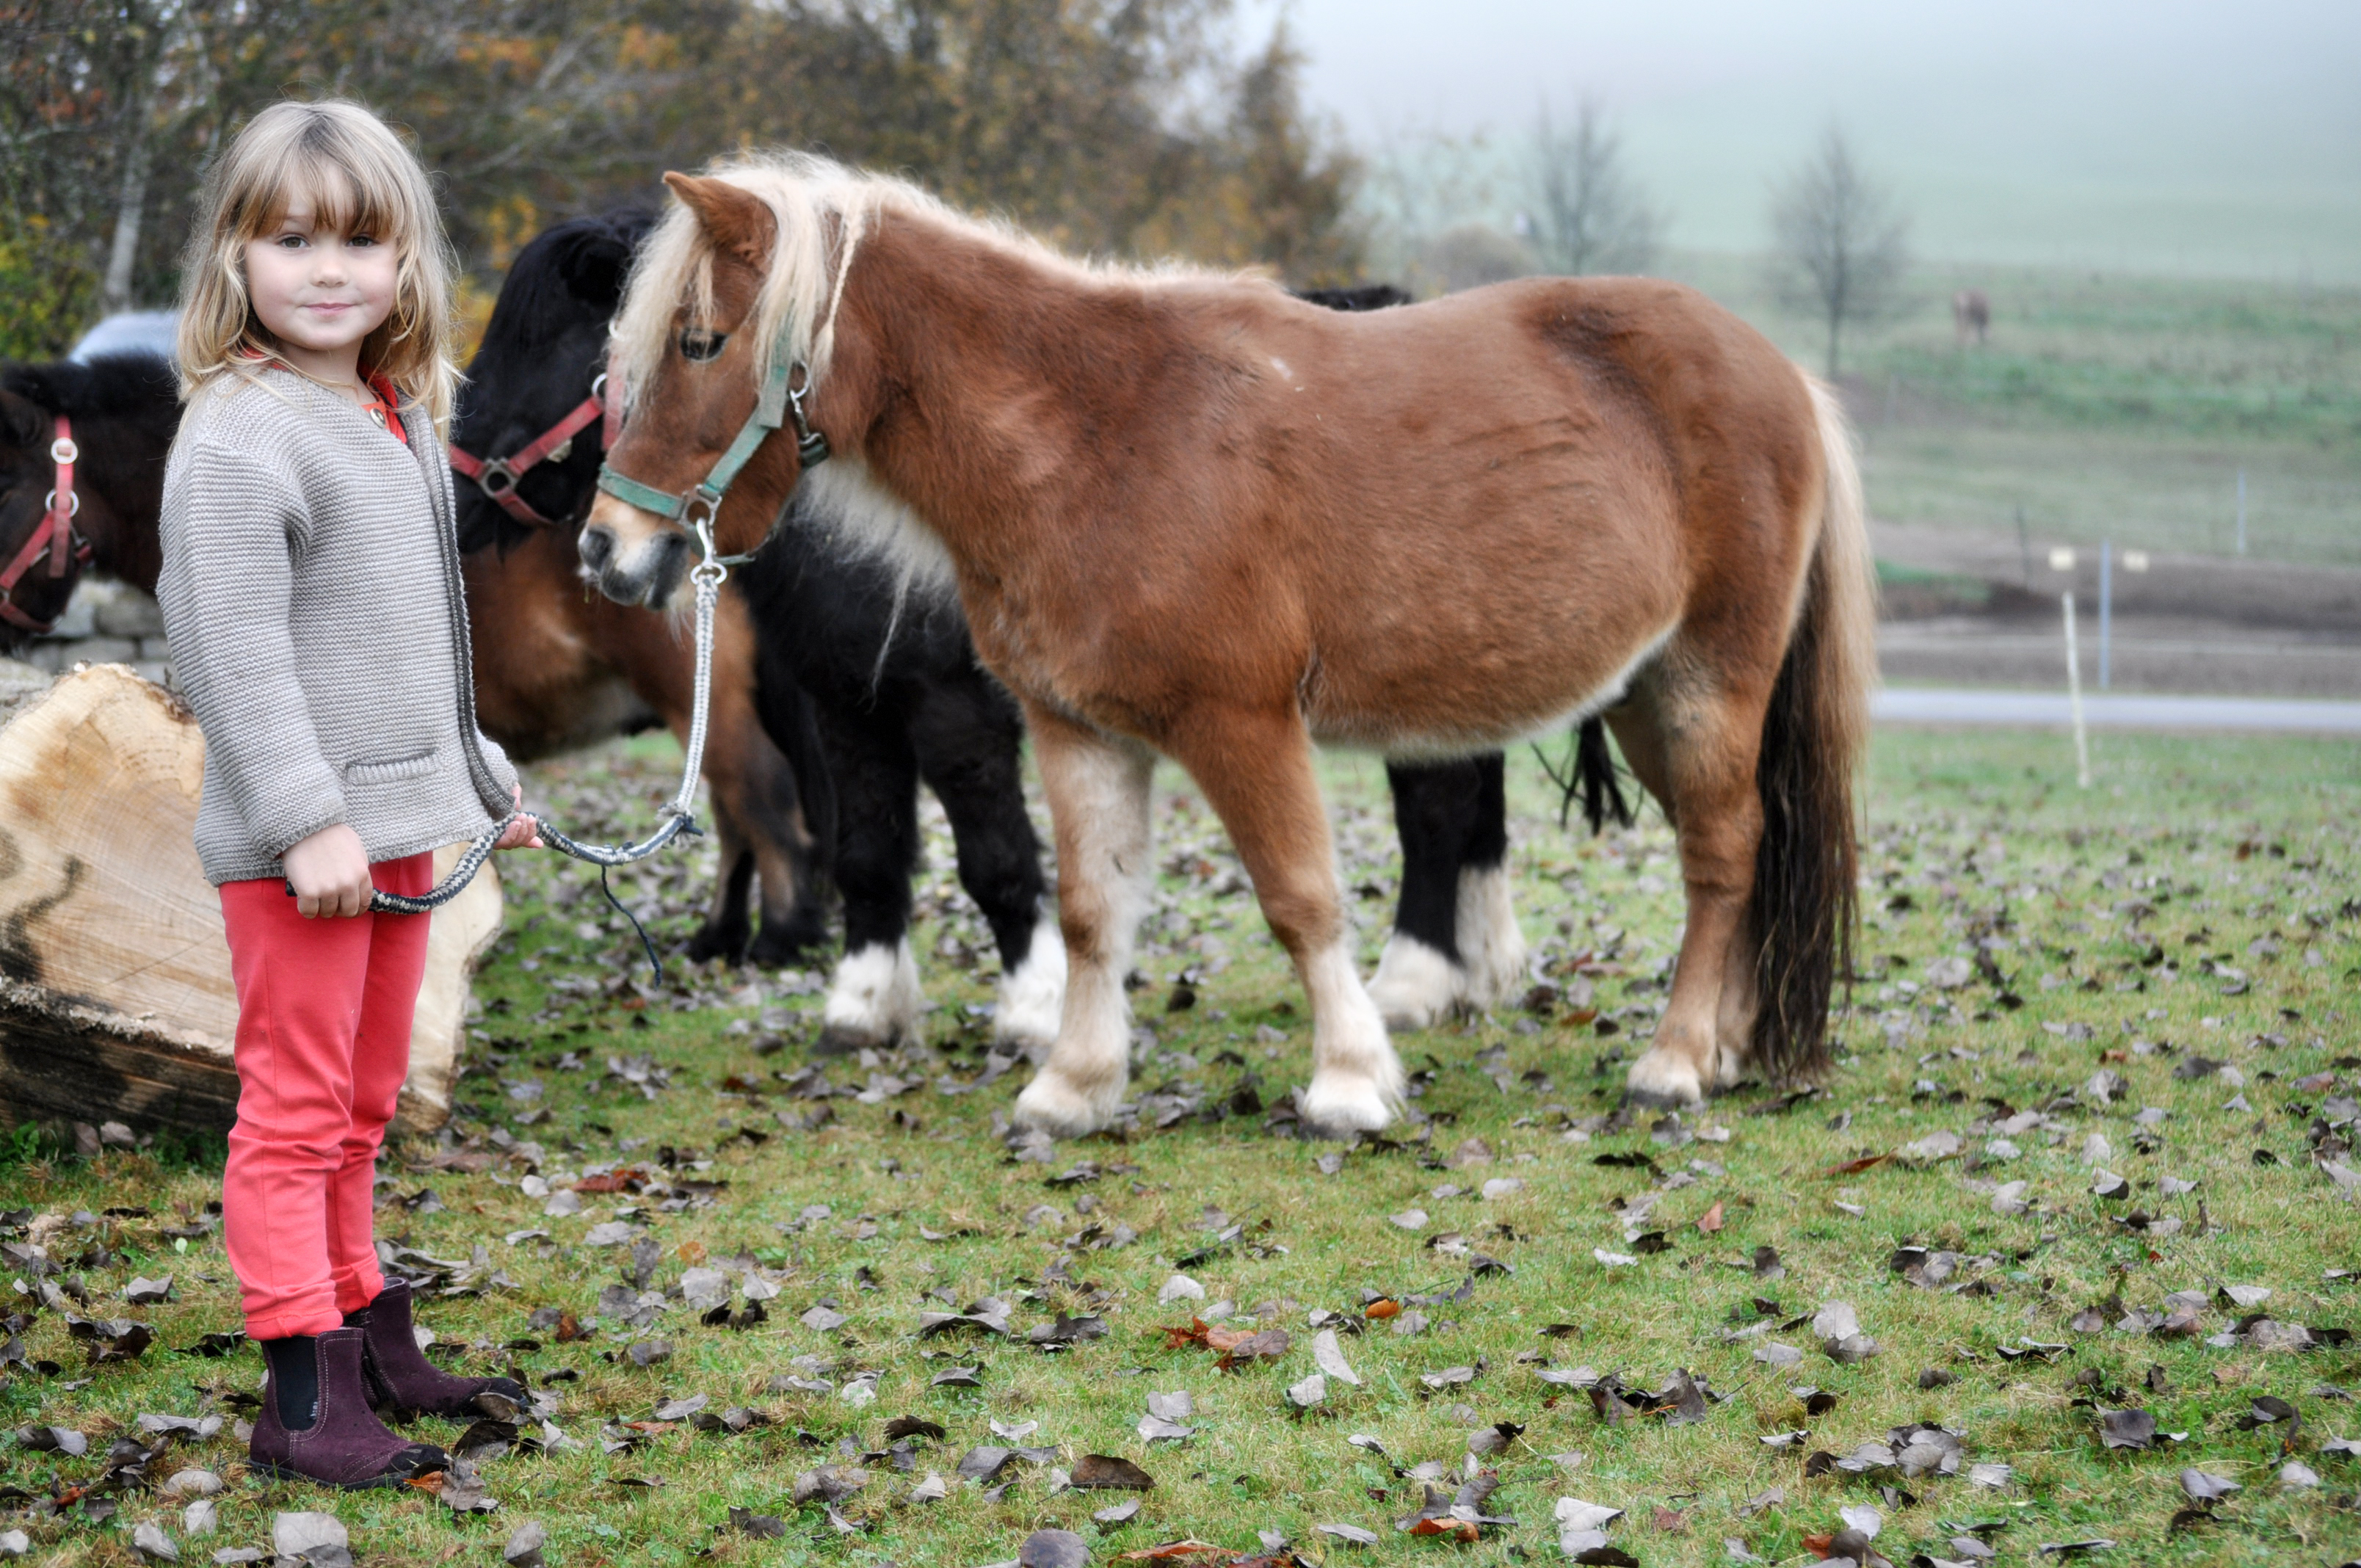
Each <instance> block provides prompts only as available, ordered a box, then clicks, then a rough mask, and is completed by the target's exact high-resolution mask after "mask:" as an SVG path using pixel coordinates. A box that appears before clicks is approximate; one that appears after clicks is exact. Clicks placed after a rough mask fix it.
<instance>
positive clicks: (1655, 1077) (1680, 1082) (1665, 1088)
mask: <svg viewBox="0 0 2361 1568" xmlns="http://www.w3.org/2000/svg"><path fill="white" fill-rule="evenodd" d="M1623 1098H1624V1099H1625V1100H1626V1101H1628V1102H1631V1103H1632V1104H1634V1105H1652V1106H1655V1107H1657V1108H1659V1109H1663V1110H1671V1111H1694V1110H1696V1109H1697V1108H1698V1107H1700V1106H1702V1105H1703V1104H1704V1103H1705V1084H1704V1083H1703V1082H1702V1081H1701V1080H1699V1079H1698V1077H1697V1069H1695V1068H1693V1067H1691V1066H1689V1065H1688V1064H1687V1063H1686V1062H1685V1061H1681V1060H1679V1059H1677V1058H1675V1057H1673V1056H1671V1055H1670V1054H1668V1053H1665V1052H1660V1051H1653V1050H1652V1051H1649V1052H1648V1053H1647V1054H1646V1055H1644V1056H1642V1058H1640V1059H1639V1060H1638V1061H1635V1062H1633V1063H1632V1064H1631V1075H1630V1076H1629V1077H1628V1078H1627V1079H1626V1080H1624V1084H1623Z"/></svg>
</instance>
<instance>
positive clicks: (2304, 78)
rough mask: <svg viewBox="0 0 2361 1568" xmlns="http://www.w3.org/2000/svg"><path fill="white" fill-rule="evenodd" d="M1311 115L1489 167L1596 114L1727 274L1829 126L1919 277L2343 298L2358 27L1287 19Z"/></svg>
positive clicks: (2164, 12) (1353, 11)
mask: <svg viewBox="0 0 2361 1568" xmlns="http://www.w3.org/2000/svg"><path fill="white" fill-rule="evenodd" d="M1281 19H1284V20H1285V22H1286V23H1287V25H1288V26H1289V27H1290V30H1291V31H1292V33H1293V35H1294V38H1295V40H1296V42H1297V43H1298V44H1299V45H1300V46H1301V48H1302V49H1303V50H1304V53H1305V55H1306V57H1307V58H1306V61H1305V65H1304V71H1303V80H1304V85H1305V90H1306V96H1307V99H1308V100H1309V103H1310V106H1311V107H1312V108H1313V109H1315V110H1325V111H1327V112H1329V113H1331V114H1333V115H1335V116H1336V117H1337V118H1338V119H1339V120H1340V121H1341V122H1342V124H1343V126H1344V127H1345V130H1346V132H1347V133H1348V135H1349V136H1350V137H1351V138H1352V139H1353V140H1354V141H1355V142H1356V143H1357V144H1360V145H1363V146H1375V145H1378V144H1381V143H1382V142H1383V141H1384V140H1385V138H1387V137H1389V136H1400V135H1401V134H1403V133H1404V132H1405V131H1407V130H1411V129H1414V128H1431V129H1438V130H1442V131H1445V132H1450V133H1455V134H1460V135H1465V134H1467V133H1471V132H1476V131H1479V130H1484V129H1488V130H1490V131H1491V132H1492V133H1493V137H1494V139H1495V140H1496V141H1499V140H1510V141H1512V140H1513V139H1514V138H1515V137H1516V136H1517V135H1518V134H1519V133H1520V132H1521V131H1522V130H1523V128H1524V127H1525V126H1526V125H1527V123H1528V122H1529V121H1530V120H1531V118H1532V115H1533V112H1534V109H1535V106H1536V105H1537V104H1539V103H1540V102H1541V101H1542V99H1543V97H1544V96H1549V97H1552V98H1554V100H1555V101H1556V103H1557V104H1559V105H1560V106H1562V107H1563V106H1567V105H1570V104H1572V103H1573V102H1574V101H1575V100H1576V98H1577V97H1578V96H1580V95H1581V94H1584V93H1594V94H1597V95H1598V96H1599V97H1600V98H1601V99H1602V100H1603V101H1604V103H1605V104H1606V106H1607V107H1608V108H1609V111H1610V112H1611V114H1612V115H1613V118H1614V120H1615V121H1616V123H1617V125H1618V127H1619V128H1620V130H1621V132H1622V133H1623V137H1624V143H1625V149H1626V153H1627V156H1628V159H1629V163H1630V167H1631V170H1632V172H1633V173H1634V174H1635V175H1636V176H1637V177H1638V178H1639V179H1640V180H1641V181H1642V182H1643V183H1645V184H1646V185H1647V186H1649V187H1650V188H1651V190H1652V191H1653V193H1654V194H1655V196H1656V197H1657V198H1658V199H1659V200H1660V201H1661V202H1662V203H1664V206H1665V207H1666V208H1667V209H1668V210H1669V215H1670V220H1671V221H1670V225H1669V228H1668V231H1667V233H1666V235H1665V239H1666V242H1667V243H1668V244H1669V245H1671V246H1673V247H1680V248H1692V249H1707V250H1741V251H1752V250H1758V249H1760V248H1762V247H1763V244H1764V243H1765V237H1764V230H1763V204H1764V198H1765V192H1766V190H1767V188H1768V186H1769V183H1770V181H1772V180H1773V178H1774V177H1775V176H1776V175H1777V174H1779V173H1780V172H1781V171H1782V170H1784V168H1785V167H1787V166H1788V165H1790V164H1792V163H1794V162H1795V160H1796V159H1798V158H1799V157H1801V156H1803V154H1804V153H1805V152H1806V150H1807V149H1808V148H1809V146H1810V144H1811V142H1812V140H1813V138H1814V137H1816V136H1817V134H1818V133H1819V132H1820V131H1821V130H1822V129H1824V128H1825V127H1826V126H1828V124H1829V123H1830V122H1831V121H1832V120H1833V121H1837V122H1839V123H1841V124H1842V125H1843V126H1845V128H1846V129H1847V130H1848V131H1849V132H1850V133H1851V135H1852V137H1854V139H1855V143H1856V145H1857V147H1858V148H1860V149H1861V152H1862V153H1863V155H1864V156H1865V158H1867V159H1869V160H1871V161H1872V162H1873V163H1874V164H1875V165H1876V166H1877V168H1878V169H1879V170H1880V171H1881V173H1882V174H1883V176H1884V177H1885V178H1886V179H1887V180H1888V181H1890V182H1891V183H1892V184H1893V185H1894V187H1896V189H1897V192H1898V193H1899V194H1900V195H1901V197H1902V198H1903V200H1904V202H1905V204H1906V205H1907V206H1908V207H1909V208H1910V209H1911V210H1912V213H1913V215H1914V219H1915V222H1914V224H1913V227H1912V238H1913V244H1914V249H1915V250H1916V252H1917V254H1919V255H1920V256H1921V257H1923V258H1927V259H1945V260H1977V261H2014V262H2029V263H2048V264H2068V265H2083V264H2095V265H2102V266H2106V267H2111V268H2124V269H2138V270H2164V271H2173V272H2183V273H2199V274H2211V275H2217V276H2242V277H2257V278H2271V279H2281V280H2293V279H2297V278H2301V277H2305V276H2309V277H2311V278H2313V279H2317V280H2323V281H2327V280H2342V281H2354V280H2361V5H2352V4H2349V3H2345V0H2253V3H2249V4H2220V3H2217V4H2211V5H2191V4H2186V3H2175V4H2135V3H2129V0H2092V3H2079V4H2073V5H2057V4H2031V3H2027V0H1994V3H1992V4H1980V5H1891V4H1876V3H1870V0H1814V3H1812V4H1806V5H1778V6H1764V5H1752V4H1745V3H1742V0H1671V3H1665V4H1655V5H1609V4H1599V3H1595V0H1578V3H1574V4H1566V3H1563V0H1474V3H1463V4H1458V5H1448V6H1438V5H1431V4H1411V0H1291V3H1290V4H1287V5H1268V4H1255V5H1248V6H1246V7H1245V8H1244V10H1243V11H1242V13H1241V17H1240V23H1241V27H1242V29H1243V30H1244V31H1246V33H1247V34H1249V35H1253V36H1258V35H1259V34H1260V33H1261V32H1263V31H1264V30H1266V29H1268V27H1270V26H1272V25H1273V24H1274V23H1276V22H1278V21H1279V20H1281Z"/></svg>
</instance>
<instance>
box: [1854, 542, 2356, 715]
mask: <svg viewBox="0 0 2361 1568" xmlns="http://www.w3.org/2000/svg"><path fill="white" fill-rule="evenodd" d="M1871 533H1872V546H1873V548H1874V549H1875V551H1876V553H1877V556H1878V559H1879V560H1881V561H1883V562H1886V563H1888V564H1890V565H1894V566H1899V567H1903V568H1905V569H1907V570H1908V571H1910V572H1913V573H1923V574H1932V575H1934V576H1935V579H1936V580H1933V581H1929V582H1927V583H1925V584H1921V583H1918V582H1915V581H1914V582H1909V583H1905V584H1904V585H1901V586H1900V587H1896V588H1894V589H1892V590H1890V591H1889V592H1888V594H1887V596H1886V598H1887V620H1886V621H1885V622H1884V624H1883V626H1881V627H1880V628H1879V635H1878V651H1879V658H1880V663H1881V665H1882V666H1883V671H1884V674H1885V678H1886V679H1887V680H1889V681H1894V682H1900V683H1909V684H1918V685H1933V684H1939V685H1961V686H1977V685H1989V686H2010V687H2017V688H2023V689H2031V690H2047V689H2048V688H2051V687H2062V686H2063V685H2065V659H2066V654H2065V640H2064V635H2063V626H2062V620H2063V617H2062V612H2061V610H2060V608H2059V596H2061V595H2063V594H2065V593H2068V592H2071V593H2072V594H2073V595H2074V598H2075V609H2076V613H2077V616H2078V618H2079V620H2080V622H2081V626H2080V630H2081V644H2082V647H2081V654H2082V680H2083V684H2084V685H2085V687H2086V688H2087V689H2090V690H2092V691H2097V690H2100V689H2102V688H2101V686H2100V685H2099V674H2100V670H2099V650H2098V630H2099V627H2098V619H2099V618H2098V578H2099V565H2098V556H2097V553H2096V552H2095V551H2092V550H2090V549H2088V548H2082V549H2078V550H2076V551H2075V552H2074V560H2073V564H2072V565H2071V566H2070V567H2059V566H2054V565H2052V562H2051V557H2050V549H2051V546H2050V544H2049V543H2048V542H2047V541H2043V540H2038V539H2036V540H2032V541H2030V542H2029V548H2027V549H2026V550H2022V551H2021V550H2020V548H2019V545H2018V542H2017V541H2016V539H2015V538H2014V537H2013V536H2008V535H1996V534H1978V533H1971V532H1960V531H1955V530H1948V529H1930V528H1908V527H1897V526H1893V525H1886V524H1878V525H1872V531H1871ZM2028 567H2029V570H2028ZM1944 579H1948V580H1944ZM1978 600H1981V601H1982V602H1981V603H1979V602H1977V601H1978ZM2111 630H2112V636H2111V638H2110V643H2111V647H2110V657H2109V659H2108V664H2109V669H2108V672H2107V674H2108V675H2109V676H2110V683H2109V685H2108V686H2107V687H2106V688H2104V689H2110V690H2114V691H2128V692H2175V693H2188V694H2204V695H2221V696H2305V697H2343V698H2350V697H2361V571H2351V570H2340V569H2336V568H2333V567H2319V566H2292V565H2284V564H2281V563H2278V562H2269V561H2255V560H2239V559H2235V558H2225V557H2220V556H2205V555H2179V554H2153V555H2151V556H2149V558H2148V562H2147V570H2146V571H2144V572H2134V571H2131V570H2128V569H2127V567H2126V565H2125V561H2124V560H2123V559H2122V558H2120V557H2119V558H2118V559H2117V561H2116V563H2115V569H2114V618H2113V626H2112V629H2111Z"/></svg>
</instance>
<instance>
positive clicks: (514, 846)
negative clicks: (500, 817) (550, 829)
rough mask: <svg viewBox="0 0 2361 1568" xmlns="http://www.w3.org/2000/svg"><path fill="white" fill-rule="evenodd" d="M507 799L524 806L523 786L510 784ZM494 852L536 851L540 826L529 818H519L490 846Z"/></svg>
mask: <svg viewBox="0 0 2361 1568" xmlns="http://www.w3.org/2000/svg"><path fill="white" fill-rule="evenodd" d="M509 798H510V799H511V800H512V801H514V802H516V804H517V805H519V806H522V805H523V804H524V786H523V785H522V784H511V785H510V786H509ZM492 848H493V849H495V850H538V849H540V848H541V824H540V823H539V822H537V821H535V820H534V819H533V818H532V817H518V818H517V819H516V820H515V821H514V822H511V823H510V824H509V830H508V831H507V832H505V833H503V834H501V835H500V841H499V842H498V843H496V844H494V845H493V846H492Z"/></svg>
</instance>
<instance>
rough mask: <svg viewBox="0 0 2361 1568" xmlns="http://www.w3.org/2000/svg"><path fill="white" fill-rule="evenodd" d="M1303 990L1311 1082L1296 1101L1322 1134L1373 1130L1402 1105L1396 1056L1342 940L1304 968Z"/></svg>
mask: <svg viewBox="0 0 2361 1568" xmlns="http://www.w3.org/2000/svg"><path fill="white" fill-rule="evenodd" d="M1303 989H1304V991H1305V992H1306V993H1308V994H1309V995H1310V997H1311V999H1312V1086H1311V1087H1310V1088H1309V1089H1307V1090H1305V1091H1304V1092H1303V1098H1302V1100H1301V1102H1300V1107H1299V1108H1300V1109H1301V1113H1302V1115H1303V1119H1304V1120H1305V1121H1306V1122H1308V1123H1310V1124H1312V1125H1313V1126H1315V1127H1318V1128H1320V1129H1322V1130H1323V1131H1326V1132H1336V1133H1342V1132H1361V1133H1374V1132H1376V1131H1377V1130H1378V1128H1380V1127H1382V1126H1384V1125H1385V1124H1387V1123H1389V1122H1390V1121H1392V1120H1393V1119H1394V1113H1395V1112H1396V1111H1398V1110H1400V1107H1401V1103H1402V1069H1401V1061H1400V1058H1397V1057H1396V1056H1395V1055H1394V1047H1393V1042H1392V1041H1391V1040H1389V1039H1388V1038H1387V1037H1386V1021H1385V1020H1384V1019H1383V1018H1381V1017H1379V1016H1378V1005H1377V1003H1374V1002H1372V1001H1370V1000H1369V993H1368V992H1366V991H1364V990H1362V989H1361V977H1360V976H1359V975H1358V974H1356V973H1355V972H1354V969H1353V955H1352V951H1351V949H1350V948H1348V947H1347V946H1346V945H1345V942H1343V941H1342V940H1339V941H1337V942H1335V943H1334V944H1333V945H1331V946H1330V947H1328V948H1326V949H1324V950H1323V951H1322V952H1320V953H1319V954H1317V955H1315V956H1314V957H1313V958H1312V959H1311V960H1310V961H1309V962H1307V963H1306V964H1305V965H1304V966H1303Z"/></svg>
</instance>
